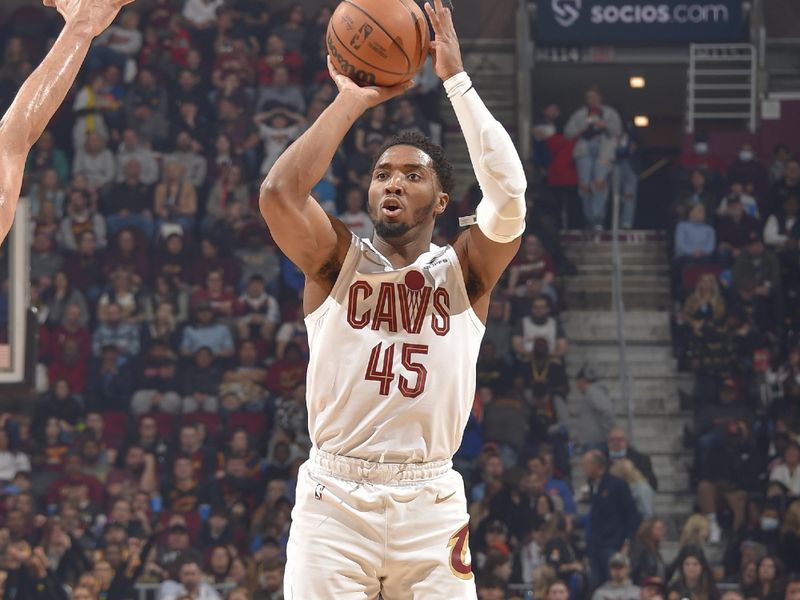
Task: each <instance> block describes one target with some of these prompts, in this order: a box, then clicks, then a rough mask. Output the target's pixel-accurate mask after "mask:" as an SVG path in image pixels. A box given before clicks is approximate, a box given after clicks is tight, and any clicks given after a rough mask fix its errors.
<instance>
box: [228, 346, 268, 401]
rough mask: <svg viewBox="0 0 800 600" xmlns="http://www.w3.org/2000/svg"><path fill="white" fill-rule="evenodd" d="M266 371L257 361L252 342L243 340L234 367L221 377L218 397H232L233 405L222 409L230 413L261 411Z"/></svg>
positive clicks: (265, 392) (265, 394) (265, 393)
mask: <svg viewBox="0 0 800 600" xmlns="http://www.w3.org/2000/svg"><path fill="white" fill-rule="evenodd" d="M266 380H267V370H266V369H265V368H264V366H263V365H262V364H260V363H259V360H258V350H257V348H256V345H255V343H254V342H252V341H249V340H245V341H243V342H242V343H241V345H240V346H239V352H238V361H237V364H236V366H234V367H233V368H232V369H229V370H228V371H226V372H225V373H224V375H223V377H222V385H221V386H220V397H221V398H222V399H223V400H224V399H225V397H226V396H233V398H231V401H235V404H234V405H227V406H226V405H225V402H223V403H222V408H223V409H224V410H227V411H230V412H238V411H239V410H252V411H258V410H261V409H262V408H263V406H264V399H265V397H266V396H267V391H266V387H265V382H266Z"/></svg>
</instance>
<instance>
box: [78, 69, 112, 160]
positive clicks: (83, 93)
mask: <svg viewBox="0 0 800 600" xmlns="http://www.w3.org/2000/svg"><path fill="white" fill-rule="evenodd" d="M105 86H106V82H105V79H103V76H102V75H101V74H100V73H94V74H92V75H90V76H89V78H88V79H87V81H86V84H85V85H84V86H83V87H82V88H80V89H79V90H78V93H77V94H76V96H75V102H74V103H73V105H72V112H73V113H74V114H75V125H74V126H73V128H72V144H73V147H75V148H84V147H85V144H86V142H87V139H88V137H89V134H92V133H96V134H97V135H98V136H100V137H101V138H102V139H104V140H107V139H109V136H110V133H111V132H110V131H109V128H108V125H107V124H106V121H105V113H107V112H109V111H111V110H115V109H116V108H117V107H116V103H115V102H114V101H113V100H112V99H111V98H109V97H108V96H106V95H104V94H103V93H102V91H103V89H104V88H105ZM73 169H74V167H73Z"/></svg>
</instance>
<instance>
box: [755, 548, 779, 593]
mask: <svg viewBox="0 0 800 600" xmlns="http://www.w3.org/2000/svg"><path fill="white" fill-rule="evenodd" d="M757 573H758V580H757V586H758V594H759V596H758V597H759V598H763V599H764V600H782V599H783V597H784V587H785V584H784V573H783V564H782V563H781V562H780V560H779V559H778V558H777V557H775V556H771V555H767V556H765V557H764V558H762V559H761V560H760V561H759V563H758V570H757Z"/></svg>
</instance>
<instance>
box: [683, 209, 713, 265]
mask: <svg viewBox="0 0 800 600" xmlns="http://www.w3.org/2000/svg"><path fill="white" fill-rule="evenodd" d="M715 248H716V234H715V232H714V228H713V227H711V226H710V225H708V224H707V223H706V209H705V207H704V206H703V205H702V204H694V205H692V207H691V209H690V210H689V220H688V221H681V222H680V223H678V227H677V228H676V230H675V258H676V259H678V264H679V265H682V264H685V263H689V262H694V261H698V260H704V259H705V260H708V259H710V258H711V257H712V256H713V254H714V250H715Z"/></svg>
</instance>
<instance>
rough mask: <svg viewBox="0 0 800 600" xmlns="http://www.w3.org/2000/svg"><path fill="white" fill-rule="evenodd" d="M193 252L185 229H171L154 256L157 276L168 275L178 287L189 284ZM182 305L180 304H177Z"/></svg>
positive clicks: (174, 285)
mask: <svg viewBox="0 0 800 600" xmlns="http://www.w3.org/2000/svg"><path fill="white" fill-rule="evenodd" d="M192 258H193V257H192V252H191V250H190V248H189V247H188V245H187V243H186V241H185V240H184V237H183V230H181V231H174V230H170V231H169V233H168V234H167V236H166V240H165V241H164V242H163V244H162V245H160V246H159V247H158V248H157V249H156V252H155V253H154V256H153V272H154V274H155V276H156V277H157V276H159V275H161V276H163V277H166V278H167V279H168V280H169V281H170V282H171V284H172V286H173V287H174V288H176V289H183V288H185V287H187V286H188V285H189V278H190V267H191V264H192ZM176 306H178V307H180V304H176Z"/></svg>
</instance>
